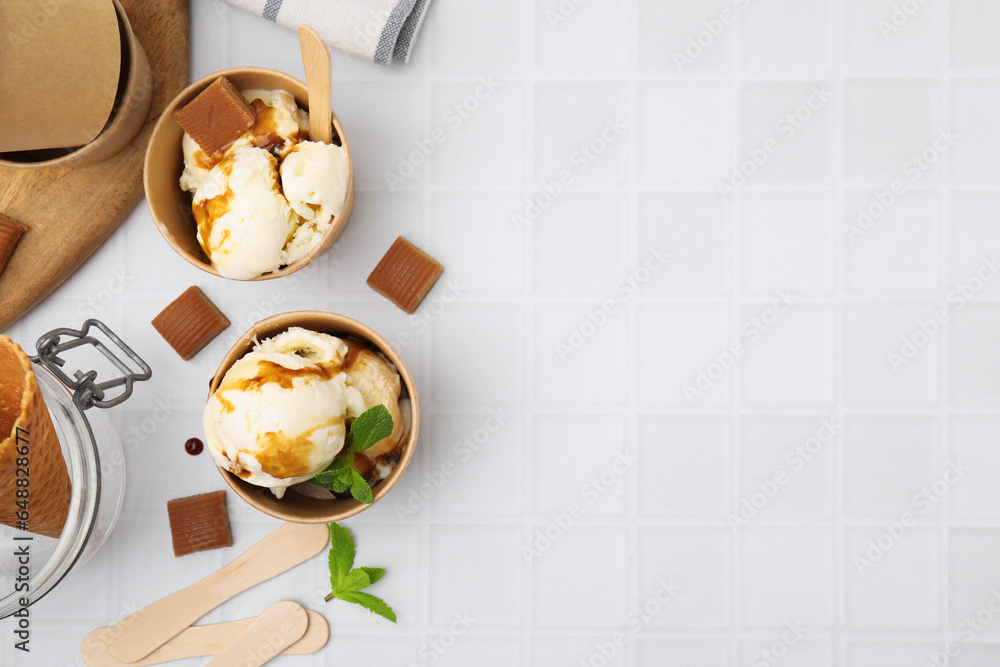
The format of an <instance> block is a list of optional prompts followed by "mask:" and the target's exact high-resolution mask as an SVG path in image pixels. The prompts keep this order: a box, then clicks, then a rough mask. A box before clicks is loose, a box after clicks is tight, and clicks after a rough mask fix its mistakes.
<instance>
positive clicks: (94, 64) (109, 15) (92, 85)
mask: <svg viewBox="0 0 1000 667" xmlns="http://www.w3.org/2000/svg"><path fill="white" fill-rule="evenodd" d="M0 26H3V28H4V30H3V33H2V34H0V118H3V122H4V129H3V132H2V133H0V152H8V151H19V150H36V149H41V148H67V147H70V146H81V145H83V144H86V143H87V142H89V141H91V140H93V139H94V137H96V136H97V135H98V134H100V132H101V130H102V129H103V128H104V125H105V124H106V123H107V121H108V118H109V117H110V116H111V109H112V107H113V106H114V102H115V94H116V92H117V90H118V79H119V76H120V73H121V60H122V52H121V37H120V34H119V29H118V15H117V14H116V12H115V7H114V4H113V3H112V2H111V0H0Z"/></svg>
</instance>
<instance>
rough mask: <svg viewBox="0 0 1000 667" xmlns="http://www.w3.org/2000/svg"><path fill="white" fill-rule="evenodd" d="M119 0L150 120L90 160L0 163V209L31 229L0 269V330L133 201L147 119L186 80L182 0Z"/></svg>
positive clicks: (67, 270)
mask: <svg viewBox="0 0 1000 667" xmlns="http://www.w3.org/2000/svg"><path fill="white" fill-rule="evenodd" d="M121 3H122V6H123V7H124V8H125V12H126V13H127V14H128V17H129V21H130V22H131V24H132V29H133V30H134V31H135V34H136V37H138V39H139V42H140V43H141V44H142V45H143V47H144V48H145V50H146V55H147V56H148V57H149V64H150V67H151V69H152V73H153V85H154V88H153V102H152V108H151V109H150V112H149V119H148V120H147V121H146V125H145V126H144V127H143V128H142V131H140V132H139V135H138V136H137V137H136V138H135V139H133V140H132V143H131V144H129V145H128V147H126V148H125V150H124V151H122V152H121V153H119V154H118V155H116V156H114V157H112V158H110V159H108V160H105V161H104V162H100V163H98V164H95V165H91V166H89V167H77V168H74V169H66V168H62V169H11V168H7V167H0V212H2V213H6V214H7V215H9V216H10V217H12V218H14V219H15V220H18V221H19V222H22V223H23V224H25V225H27V226H28V228H29V229H28V231H27V232H26V233H25V234H24V235H23V236H22V237H21V241H20V243H18V245H17V250H16V251H15V252H14V256H13V257H12V258H11V261H10V263H9V264H8V265H7V269H6V270H5V271H4V272H3V273H2V274H0V331H3V330H4V329H6V328H7V327H8V326H9V325H10V324H11V323H13V322H14V321H15V320H17V319H18V318H19V317H21V316H22V315H24V314H25V313H26V312H28V311H29V310H31V309H32V308H34V307H35V306H36V305H38V304H39V303H40V302H41V301H42V300H43V299H44V298H45V297H47V296H48V295H49V294H51V293H52V291H53V290H55V289H56V288H57V287H59V285H61V284H62V282H63V281H64V280H66V278H68V277H69V276H70V275H72V274H73V272H74V271H76V270H77V269H78V268H79V267H80V265H81V264H83V262H84V261H86V259H87V258H88V257H90V256H91V255H92V254H93V252H94V251H95V250H97V248H99V247H100V245H101V244H102V243H104V241H106V240H107V238H108V237H109V236H111V233H112V232H113V231H114V230H115V229H116V228H117V227H118V225H120V224H121V222H122V220H124V219H125V216H126V215H128V213H129V212H130V211H131V210H132V209H133V208H135V205H136V204H138V203H139V200H140V199H142V195H143V192H142V160H143V156H144V154H145V152H146V142H147V141H148V140H149V135H150V133H151V132H152V130H153V123H154V122H155V121H156V119H157V117H158V116H159V115H160V112H161V111H162V110H163V108H164V107H165V106H166V105H167V102H169V101H170V100H171V99H173V97H174V96H175V95H176V94H177V93H178V92H180V91H181V90H182V89H183V88H184V86H186V85H187V83H188V61H189V55H188V54H189V49H188V0H121ZM67 324H72V323H67Z"/></svg>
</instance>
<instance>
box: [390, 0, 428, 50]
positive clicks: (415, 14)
mask: <svg viewBox="0 0 1000 667" xmlns="http://www.w3.org/2000/svg"><path fill="white" fill-rule="evenodd" d="M427 2H428V0H417V1H416V2H415V3H414V5H413V9H412V10H411V11H410V13H409V15H408V16H407V17H406V21H405V22H404V23H403V27H402V29H401V30H400V31H399V38H398V39H397V40H396V46H395V47H394V48H393V50H392V59H393V60H395V61H396V62H401V63H405V62H406V61H407V60H409V58H410V44H411V42H413V36H414V35H416V34H417V27H418V26H419V25H420V19H421V18H422V17H423V14H424V10H425V9H427Z"/></svg>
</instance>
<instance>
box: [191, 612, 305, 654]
mask: <svg viewBox="0 0 1000 667" xmlns="http://www.w3.org/2000/svg"><path fill="white" fill-rule="evenodd" d="M308 627H309V616H307V615H306V610H305V609H303V608H302V607H301V606H299V605H298V604H296V603H295V602H292V601H291V600H282V601H281V602H275V603H274V604H272V605H271V606H270V607H268V608H267V609H266V610H265V611H264V613H263V614H261V615H260V616H258V617H257V618H256V620H254V622H253V623H251V624H250V625H248V626H247V627H246V628H244V629H243V631H242V632H240V634H238V635H236V637H235V638H233V641H231V642H229V644H227V645H226V647H225V648H224V649H222V651H221V652H220V653H219V655H217V656H215V658H214V659H213V660H212V661H211V662H209V663H208V664H209V665H210V666H211V667H259V666H260V665H263V664H264V663H266V662H268V661H270V660H271V659H272V658H274V657H277V656H279V655H281V653H282V652H283V651H284V650H285V649H286V648H288V647H289V646H291V645H292V644H294V643H295V642H297V641H298V640H299V639H301V638H302V636H303V635H305V633H306V629H307V628H308Z"/></svg>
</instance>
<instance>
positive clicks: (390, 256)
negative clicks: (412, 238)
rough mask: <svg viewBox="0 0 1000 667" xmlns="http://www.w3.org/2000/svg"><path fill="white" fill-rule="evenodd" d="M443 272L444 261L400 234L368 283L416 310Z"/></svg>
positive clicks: (382, 293) (398, 302) (397, 302)
mask: <svg viewBox="0 0 1000 667" xmlns="http://www.w3.org/2000/svg"><path fill="white" fill-rule="evenodd" d="M442 272H444V267H443V266H441V263H440V262H438V261H437V260H436V259H434V258H433V257H431V256H430V255H428V254H427V253H426V252H424V251H423V250H421V249H420V248H418V247H417V246H415V245H413V244H412V243H410V242H409V241H407V240H406V239H404V238H403V237H402V236H400V237H399V238H397V239H396V240H395V242H394V243H393V244H392V246H390V248H389V250H388V251H387V252H386V253H385V256H384V257H382V260H381V261H380V262H379V263H378V266H376V267H375V270H374V271H372V273H371V275H370V276H368V286H369V287H371V288H372V289H373V290H375V291H376V292H378V293H379V294H381V295H382V296H384V297H385V298H387V299H389V301H392V302H393V303H394V304H396V305H397V306H399V307H400V308H402V309H403V310H405V311H406V312H408V313H412V312H413V311H415V310H416V309H417V306H419V305H420V302H421V301H423V300H424V297H426V296H427V293H428V292H430V291H431V288H432V287H434V283H436V282H437V279H438V277H439V276H440V275H441V273H442Z"/></svg>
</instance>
